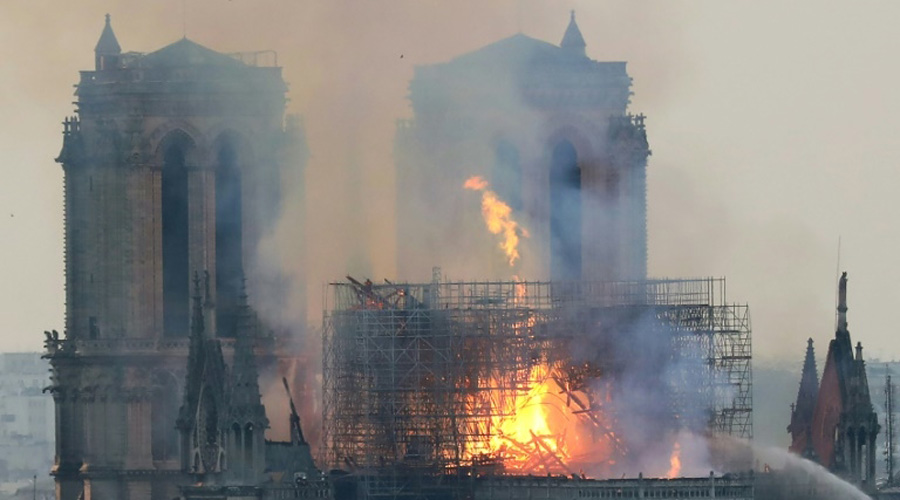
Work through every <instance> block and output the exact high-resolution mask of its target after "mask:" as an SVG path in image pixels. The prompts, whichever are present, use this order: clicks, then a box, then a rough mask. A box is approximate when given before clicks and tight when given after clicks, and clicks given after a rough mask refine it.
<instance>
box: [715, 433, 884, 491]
mask: <svg viewBox="0 0 900 500" xmlns="http://www.w3.org/2000/svg"><path fill="white" fill-rule="evenodd" d="M710 448H711V449H712V450H713V457H714V459H715V460H718V461H728V460H729V459H732V458H733V457H736V456H738V457H740V456H747V455H752V456H753V458H754V459H755V460H756V462H757V463H758V464H762V467H763V470H762V471H760V473H758V474H757V478H756V486H755V487H756V494H757V496H758V497H760V498H772V497H774V498H794V497H800V498H816V499H817V500H844V499H851V500H869V499H870V497H869V496H868V495H866V494H865V493H863V492H862V491H861V490H860V489H859V488H857V487H856V486H854V485H852V484H850V483H848V482H846V481H844V480H843V479H841V478H839V477H837V476H835V475H834V474H832V473H831V472H829V471H828V470H827V469H826V468H825V467H822V466H821V465H819V464H817V463H815V462H811V461H809V460H807V459H805V458H802V457H800V456H797V455H795V454H793V453H790V452H788V451H787V450H785V449H783V448H775V447H772V446H761V445H756V444H753V443H751V442H748V441H745V440H740V439H733V438H724V437H719V438H717V439H715V440H714V441H712V442H710Z"/></svg>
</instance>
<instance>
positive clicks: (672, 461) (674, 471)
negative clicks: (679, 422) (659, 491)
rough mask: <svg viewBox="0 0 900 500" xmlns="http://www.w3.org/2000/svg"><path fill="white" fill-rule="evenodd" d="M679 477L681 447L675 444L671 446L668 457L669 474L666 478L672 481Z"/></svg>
mask: <svg viewBox="0 0 900 500" xmlns="http://www.w3.org/2000/svg"><path fill="white" fill-rule="evenodd" d="M679 476H681V445H679V444H678V443H677V442H676V443H675V444H674V445H672V456H671V457H669V472H667V473H666V477H667V478H669V479H674V478H676V477H679Z"/></svg>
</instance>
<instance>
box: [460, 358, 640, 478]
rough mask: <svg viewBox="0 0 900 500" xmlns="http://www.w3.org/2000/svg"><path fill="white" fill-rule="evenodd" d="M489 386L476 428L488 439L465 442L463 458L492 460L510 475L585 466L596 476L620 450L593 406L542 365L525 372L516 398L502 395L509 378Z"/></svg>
mask: <svg viewBox="0 0 900 500" xmlns="http://www.w3.org/2000/svg"><path fill="white" fill-rule="evenodd" d="M489 383H490V387H491V388H492V389H491V391H490V392H491V394H490V395H489V396H488V397H489V401H490V402H489V403H488V404H490V405H491V406H492V408H493V413H494V414H493V415H492V416H491V417H490V418H489V419H488V421H486V422H484V428H482V429H480V430H479V432H483V433H485V434H487V435H488V436H489V438H488V439H487V440H486V441H481V442H472V443H469V444H468V447H467V450H466V455H467V458H470V459H480V460H484V459H487V460H491V461H496V462H499V463H500V464H501V465H502V468H503V470H504V471H506V472H512V473H521V474H545V473H553V474H566V475H569V474H577V473H584V471H585V470H586V469H588V468H590V469H592V471H593V472H600V471H602V470H603V468H604V467H606V466H609V465H612V464H614V463H615V458H616V456H618V455H619V454H620V453H621V452H622V451H623V448H622V443H621V442H620V441H619V439H618V437H617V436H616V435H615V434H614V433H613V432H612V431H611V425H610V424H611V423H610V422H609V421H608V417H607V416H606V415H604V414H603V412H602V411H600V410H599V408H598V407H597V406H598V405H596V404H592V403H591V402H590V398H589V397H588V396H587V395H586V394H585V393H584V392H582V391H577V390H569V389H568V388H565V387H563V386H564V385H566V384H565V383H564V382H562V379H561V378H560V377H559V376H558V374H556V373H555V370H554V369H553V368H552V367H551V366H549V365H548V364H546V363H542V364H536V365H535V366H533V367H532V368H530V369H529V370H528V373H527V378H526V379H525V382H524V384H525V388H524V389H523V390H521V391H518V392H519V393H520V394H519V395H518V396H514V397H510V396H509V394H504V393H503V392H504V391H503V387H504V385H505V384H509V380H500V379H496V380H491V381H490V382H489ZM514 392H516V391H514ZM476 406H480V405H476Z"/></svg>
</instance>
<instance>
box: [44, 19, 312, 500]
mask: <svg viewBox="0 0 900 500" xmlns="http://www.w3.org/2000/svg"><path fill="white" fill-rule="evenodd" d="M95 55H96V59H95V61H96V65H95V68H94V70H91V71H82V72H81V80H80V82H79V83H78V85H77V91H76V95H77V97H78V101H77V103H76V105H77V116H75V117H71V118H68V119H66V121H65V123H64V125H65V128H64V142H63V148H62V152H61V153H60V155H59V158H58V159H57V161H58V162H59V163H61V164H62V167H63V171H64V175H65V217H66V221H65V260H66V328H65V332H64V336H63V337H62V338H60V337H59V336H58V335H52V336H48V339H47V346H46V347H47V354H46V355H47V357H49V359H50V362H51V364H52V367H53V375H52V393H53V397H54V399H55V402H56V459H55V465H54V466H53V470H52V474H53V475H54V477H55V480H56V485H57V498H59V499H62V500H76V499H83V500H105V499H109V500H143V499H153V500H156V499H160V500H162V499H165V500H170V499H172V498H174V497H177V496H179V494H180V493H179V489H178V487H179V486H180V485H184V484H188V483H189V482H192V481H193V480H194V478H192V477H190V475H189V472H190V470H189V469H188V468H187V467H186V465H185V464H184V463H183V460H182V458H183V453H184V452H185V450H184V449H183V447H182V444H183V443H181V442H180V439H179V434H178V431H177V429H176V425H175V424H176V420H177V419H178V416H179V408H180V406H181V404H182V398H183V394H184V388H185V384H184V381H185V380H186V377H187V375H188V355H189V350H190V349H189V347H190V340H189V332H190V330H191V321H190V307H191V306H190V297H191V292H190V289H191V278H192V276H195V275H198V276H204V277H205V286H206V294H205V297H206V298H207V300H206V302H205V303H206V306H207V307H208V310H207V311H206V312H205V314H206V315H207V317H206V331H207V332H208V335H211V336H212V337H220V338H222V339H224V342H223V344H224V348H223V350H224V353H225V354H224V355H225V358H226V359H229V358H230V357H231V356H232V354H231V353H232V348H231V345H232V342H231V340H230V338H232V337H234V336H235V335H236V333H237V322H238V321H237V319H238V313H239V312H240V301H239V298H240V295H241V290H242V287H243V283H244V280H245V278H246V287H247V289H248V290H249V291H250V293H251V294H252V293H254V292H256V293H259V294H260V295H264V293H263V292H264V291H265V289H266V287H267V286H269V283H268V282H267V280H266V276H264V275H262V274H260V273H257V272H255V271H256V263H257V255H256V250H257V246H258V244H259V242H260V240H261V239H262V238H264V237H265V236H266V235H267V234H268V233H269V231H271V230H272V227H273V224H274V223H275V221H276V219H277V215H278V212H279V210H280V199H281V193H280V189H281V188H280V186H281V182H280V177H281V175H282V171H283V170H284V169H285V168H302V163H303V161H304V158H305V155H304V152H303V151H300V150H298V147H300V148H302V144H304V142H303V140H302V137H301V136H300V135H299V134H300V132H299V128H298V127H297V126H296V123H297V122H296V121H291V120H288V121H287V125H286V124H285V123H286V122H285V116H284V111H285V91H286V85H285V83H284V81H283V79H282V76H281V68H280V67H277V66H253V65H248V64H245V63H243V62H241V61H240V60H238V59H236V58H235V57H232V56H228V55H225V54H220V53H217V52H215V51H212V50H210V49H207V48H205V47H203V46H201V45H198V44H196V43H194V42H193V41H191V40H188V39H186V38H185V39H182V40H180V41H178V42H175V43H173V44H171V45H169V46H167V47H164V48H162V49H160V50H158V51H155V52H152V53H147V54H142V53H135V52H124V53H123V52H122V50H121V48H120V46H119V44H118V41H117V40H116V37H115V34H114V33H113V31H112V27H111V25H110V21H109V18H108V17H107V21H106V26H105V27H104V30H103V33H102V35H101V37H100V41H99V42H98V44H97V46H96V48H95ZM292 124H293V125H292ZM298 145H299V146H298ZM251 315H252V316H253V317H254V318H255V317H256V316H255V314H254V313H252V311H251ZM254 331H255V332H257V334H258V336H259V337H258V338H256V340H255V341H254V342H255V344H256V346H257V350H258V351H259V352H260V353H261V354H263V355H264V356H266V357H272V356H274V355H275V354H274V352H275V348H274V346H275V345H276V344H277V342H276V341H275V340H276V339H273V338H272V337H271V335H269V334H267V333H266V331H267V330H266V329H265V328H257V329H255V330H254Z"/></svg>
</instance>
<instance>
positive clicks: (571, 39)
mask: <svg viewBox="0 0 900 500" xmlns="http://www.w3.org/2000/svg"><path fill="white" fill-rule="evenodd" d="M559 46H560V47H562V48H563V49H565V50H566V52H569V53H570V54H572V55H576V56H581V57H587V54H586V52H585V47H587V44H585V43H584V37H583V36H581V30H580V29H578V23H576V22H575V11H574V10H573V11H572V16H571V17H570V18H569V26H568V27H567V28H566V33H565V34H564V35H563V39H562V42H561V43H560V44H559Z"/></svg>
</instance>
